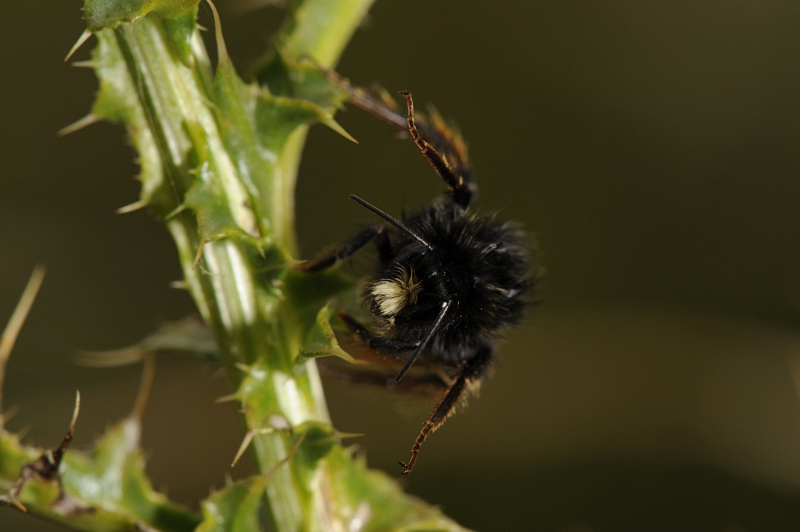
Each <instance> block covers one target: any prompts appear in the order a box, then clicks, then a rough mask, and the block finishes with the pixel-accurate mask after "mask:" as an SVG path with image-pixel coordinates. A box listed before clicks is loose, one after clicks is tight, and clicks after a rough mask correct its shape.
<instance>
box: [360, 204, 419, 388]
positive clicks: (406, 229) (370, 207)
mask: <svg viewBox="0 0 800 532" xmlns="http://www.w3.org/2000/svg"><path fill="white" fill-rule="evenodd" d="M350 199H351V200H353V201H355V202H356V203H358V204H359V205H361V206H362V207H364V208H365V209H367V210H368V211H371V212H373V213H375V214H377V215H378V216H380V217H381V218H383V219H384V220H386V221H387V222H389V223H390V224H392V225H393V226H395V227H397V228H398V229H400V230H401V231H402V232H404V233H405V234H407V235H408V236H410V237H411V238H413V239H414V240H416V241H417V242H419V243H420V244H422V245H423V246H425V247H426V248H428V249H429V250H430V251H433V246H431V245H430V244H428V243H427V242H426V241H425V240H424V239H423V238H422V237H421V236H419V235H418V234H417V233H415V232H414V231H412V230H411V229H410V228H409V227H408V226H407V225H405V224H404V223H403V222H401V221H400V220H398V219H397V218H394V217H393V216H390V215H388V214H386V213H385V212H383V211H382V210H380V209H379V208H377V207H376V206H374V205H371V204H369V203H367V202H366V201H364V200H363V199H361V198H359V197H358V196H356V195H355V194H350ZM417 356H419V354H417ZM411 363H412V364H413V360H412V361H411ZM410 366H411V365H410V364H409V367H410ZM403 373H405V372H403ZM401 377H402V375H401ZM398 380H400V379H398Z"/></svg>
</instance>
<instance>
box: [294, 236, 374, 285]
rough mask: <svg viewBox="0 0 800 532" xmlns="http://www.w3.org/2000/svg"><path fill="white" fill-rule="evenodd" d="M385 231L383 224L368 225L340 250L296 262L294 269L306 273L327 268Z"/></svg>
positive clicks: (352, 253)
mask: <svg viewBox="0 0 800 532" xmlns="http://www.w3.org/2000/svg"><path fill="white" fill-rule="evenodd" d="M383 233H385V228H384V227H383V226H382V225H373V226H372V227H368V228H367V229H364V230H363V231H361V232H360V233H358V234H356V235H355V236H353V238H351V239H350V241H349V242H347V243H345V244H344V245H343V246H342V247H341V249H339V250H338V251H335V252H333V253H329V254H327V255H323V256H321V257H317V258H316V259H313V260H310V261H308V262H303V263H301V264H296V265H294V266H292V269H293V270H295V271H300V272H306V273H315V272H320V271H322V270H327V269H328V268H330V267H331V266H333V265H334V264H336V263H337V262H339V261H341V260H344V259H347V258H350V257H352V256H353V255H355V254H356V253H357V252H358V250H360V249H361V248H363V247H364V246H366V245H367V244H368V243H369V241H370V240H372V239H373V238H375V237H379V236H380V235H381V234H383Z"/></svg>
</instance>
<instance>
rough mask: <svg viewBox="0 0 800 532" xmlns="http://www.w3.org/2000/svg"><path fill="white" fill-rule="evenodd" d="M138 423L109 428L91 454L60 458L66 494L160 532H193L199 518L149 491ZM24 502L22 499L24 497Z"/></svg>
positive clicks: (126, 422)
mask: <svg viewBox="0 0 800 532" xmlns="http://www.w3.org/2000/svg"><path fill="white" fill-rule="evenodd" d="M140 431H141V426H140V424H139V422H138V420H136V419H133V418H131V419H127V420H125V421H123V422H122V423H119V424H118V425H117V426H115V427H112V428H111V429H110V430H109V431H108V432H106V434H105V435H103V437H102V438H101V439H100V440H99V441H98V442H97V444H96V446H95V449H94V450H93V451H92V452H91V453H89V454H82V453H75V452H68V453H67V454H66V455H65V457H64V462H65V464H66V467H65V469H64V473H63V483H64V490H65V492H66V493H67V494H68V495H70V496H71V497H74V498H76V499H78V500H80V501H81V502H82V503H83V504H85V505H88V506H93V507H97V508H102V509H103V510H106V511H109V512H113V513H115V514H118V515H121V516H125V517H128V518H129V519H130V520H132V521H134V522H139V523H145V524H147V525H149V526H151V527H154V528H156V529H158V530H163V531H175V532H180V531H185V530H193V529H194V527H196V526H197V523H198V521H199V519H198V518H197V516H196V515H194V514H193V513H191V512H189V511H188V510H186V509H184V508H181V507H180V506H177V505H174V504H172V503H169V502H168V501H167V499H166V497H165V496H164V495H162V494H160V493H157V492H156V491H155V490H153V488H152V486H151V485H150V481H149V480H148V479H147V477H146V475H145V472H144V457H143V456H142V452H141V449H140V448H139V433H140ZM23 502H24V501H23Z"/></svg>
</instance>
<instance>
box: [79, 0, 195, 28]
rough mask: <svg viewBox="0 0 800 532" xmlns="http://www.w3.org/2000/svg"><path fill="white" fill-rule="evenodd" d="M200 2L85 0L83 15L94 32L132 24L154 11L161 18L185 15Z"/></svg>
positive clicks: (88, 26)
mask: <svg viewBox="0 0 800 532" xmlns="http://www.w3.org/2000/svg"><path fill="white" fill-rule="evenodd" d="M199 1H200V0H86V1H85V3H84V6H83V14H84V18H85V19H86V27H87V28H88V29H89V31H92V32H96V31H100V30H102V29H105V28H109V27H116V26H119V25H120V24H122V23H123V22H134V21H135V20H138V19H140V18H142V17H144V16H145V15H147V14H148V13H151V12H153V11H155V12H156V13H158V14H159V15H160V16H161V17H163V18H170V17H177V16H180V15H183V14H185V13H186V12H187V11H189V10H191V9H192V8H193V7H194V6H196V5H197V4H198V3H199Z"/></svg>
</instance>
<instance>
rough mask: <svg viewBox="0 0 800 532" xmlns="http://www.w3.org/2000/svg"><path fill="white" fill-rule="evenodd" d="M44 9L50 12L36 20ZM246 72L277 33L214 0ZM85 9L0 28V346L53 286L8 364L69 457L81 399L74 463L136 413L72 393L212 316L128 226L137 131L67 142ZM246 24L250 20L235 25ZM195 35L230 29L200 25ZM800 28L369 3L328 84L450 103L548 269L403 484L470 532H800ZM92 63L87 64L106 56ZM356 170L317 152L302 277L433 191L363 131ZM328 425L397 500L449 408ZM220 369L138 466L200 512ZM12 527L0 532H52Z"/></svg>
mask: <svg viewBox="0 0 800 532" xmlns="http://www.w3.org/2000/svg"><path fill="white" fill-rule="evenodd" d="M45 4H46V5H45ZM219 4H220V8H221V11H222V16H223V30H224V33H225V36H226V39H227V43H228V48H229V50H230V52H231V55H232V57H233V58H234V61H235V62H236V63H237V65H238V67H239V68H240V71H241V72H243V73H245V72H247V70H248V67H249V65H251V64H252V63H253V61H254V60H255V59H256V58H257V56H258V55H259V53H260V52H261V51H262V50H263V49H264V48H265V47H266V45H267V43H268V41H269V37H268V36H269V35H270V34H271V32H272V31H273V30H274V28H275V27H276V26H277V24H278V23H279V21H280V20H281V17H282V12H281V11H280V10H279V9H277V8H274V7H271V8H266V9H260V10H256V11H250V12H246V13H242V12H241V10H239V11H238V12H237V10H236V9H235V8H236V5H237V4H236V3H235V2H232V1H229V2H223V1H222V0H219ZM80 6H81V2H79V1H78V0H69V1H60V2H46V3H41V2H6V3H5V4H4V6H3V8H4V12H3V16H2V17H0V57H1V58H2V73H1V74H0V79H2V83H0V117H2V120H0V146H1V147H0V173H2V176H3V177H2V181H1V184H0V250H2V251H0V321H3V322H4V321H5V320H6V319H7V317H8V316H9V315H10V313H11V311H12V309H13V307H14V305H15V304H16V301H17V299H18V297H19V295H20V293H21V292H22V289H23V287H24V285H25V282H26V281H27V278H28V276H29V274H30V272H31V270H32V268H33V266H34V265H35V264H39V263H43V264H46V265H47V267H48V273H47V277H46V279H45V283H44V286H43V289H42V291H41V293H40V296H39V299H38V301H37V302H36V305H35V306H34V309H33V311H32V313H31V316H30V318H29V320H28V322H27V323H26V325H25V327H24V329H23V332H22V335H21V337H20V339H19V342H18V344H17V347H16V349H15V352H14V354H13V356H12V358H11V362H10V365H9V373H8V380H7V386H6V397H5V398H4V404H5V405H8V406H10V405H18V406H19V409H20V411H19V413H18V414H17V415H16V417H15V418H14V419H13V420H12V421H11V422H10V428H12V429H14V430H19V429H22V428H23V427H29V432H28V436H27V437H26V441H28V442H31V443H35V444H37V445H41V446H53V445H55V444H56V443H57V442H58V441H59V440H60V438H61V437H62V435H63V433H64V430H65V428H66V426H67V423H68V421H69V417H70V414H71V411H72V401H73V397H74V393H75V390H76V389H80V390H81V393H82V395H83V409H82V413H81V418H80V420H79V423H78V433H77V438H76V447H84V446H87V445H89V443H90V442H91V441H92V440H93V439H94V438H95V437H97V436H98V435H99V434H100V433H101V432H102V431H103V429H104V428H105V427H106V426H108V425H109V424H111V423H113V422H115V421H117V420H118V419H120V418H121V417H122V416H124V415H125V414H126V413H127V412H128V411H129V409H130V408H131V406H132V402H133V398H134V396H135V392H136V387H137V383H138V378H139V371H140V369H139V368H137V367H131V368H120V369H110V370H99V369H90V368H82V367H79V366H76V365H75V364H74V362H73V357H74V354H75V352H76V350H78V349H111V348H116V347H121V346H125V345H129V344H132V343H134V342H135V341H137V340H138V339H139V338H141V337H143V336H145V335H146V334H148V333H149V332H151V331H152V330H154V329H155V328H156V327H157V326H158V325H159V324H161V323H162V322H163V321H165V320H170V319H175V318H179V317H182V316H184V315H186V314H189V313H191V312H192V310H193V306H192V303H191V301H190V300H189V297H188V295H186V294H185V293H183V292H181V291H179V290H175V289H172V288H169V286H168V285H169V283H170V282H171V281H173V280H176V279H178V278H179V277H180V271H179V267H178V261H177V258H176V253H175V250H174V248H173V245H172V243H171V240H170V238H169V236H168V235H167V234H166V232H165V231H164V230H163V228H162V226H161V224H160V223H159V222H158V221H157V220H155V219H154V218H153V217H152V216H150V215H149V214H148V213H146V212H136V213H133V214H128V215H116V214H114V209H116V208H117V207H120V206H123V205H126V204H129V203H132V202H133V201H135V200H136V199H137V198H138V188H139V187H138V184H137V182H136V181H135V180H134V179H133V177H134V176H135V174H136V172H137V168H136V165H135V163H134V160H133V159H134V157H135V154H134V153H133V150H132V149H131V148H130V147H129V145H128V144H127V142H126V141H125V139H124V135H123V132H122V129H121V128H119V127H117V126H114V125H110V124H99V125H94V126H92V127H90V128H88V129H85V130H82V131H79V132H77V133H74V134H72V135H69V136H67V137H64V138H58V137H56V131H57V130H58V129H60V128H62V127H64V126H65V125H67V124H70V123H71V122H73V121H75V120H77V119H79V118H80V117H82V116H84V115H85V114H86V113H87V112H88V110H89V108H90V105H91V103H92V99H93V94H94V91H95V90H96V80H95V77H94V75H93V74H92V72H91V71H89V70H85V69H75V68H73V67H71V66H70V65H69V64H65V63H64V62H63V58H64V56H65V55H66V52H67V51H68V50H69V49H70V47H71V46H72V44H73V43H74V42H75V40H76V39H77V38H78V36H79V35H80V34H81V32H82V31H83V24H82V21H81V13H80ZM240 7H241V6H240ZM201 11H202V12H203V13H202V16H203V23H204V25H205V26H206V27H211V22H210V20H209V16H208V12H207V11H208V10H207V8H205V7H203V8H202V9H201ZM798 27H800V3H798V2H796V1H792V0H774V1H770V0H761V1H759V2H755V1H750V2H728V1H722V0H715V1H707V2H691V1H685V0H682V1H671V2H637V1H634V0H629V1H620V0H615V1H610V2H603V3H598V2H573V1H565V2H538V1H532V2H517V1H495V2H492V3H488V2H475V1H465V0H462V1H456V0H440V1H437V2H425V1H421V0H408V1H405V2H402V3H401V2H396V1H391V0H378V2H377V3H376V5H375V7H374V8H373V9H372V11H371V15H370V17H369V19H368V20H367V21H366V22H365V24H364V26H363V27H362V28H361V29H360V30H359V31H358V33H357V34H356V36H355V38H354V39H353V41H352V42H351V44H350V46H349V47H348V49H347V51H346V52H345V55H344V57H343V59H342V61H341V63H340V66H339V70H340V72H341V73H342V74H344V75H345V76H347V77H349V78H351V79H352V80H353V81H354V82H356V83H359V84H364V85H368V84H370V83H372V82H375V81H378V82H380V83H381V84H382V85H383V86H385V87H387V88H388V89H390V90H401V89H404V90H410V91H412V92H413V93H414V96H415V99H416V101H417V102H418V103H419V104H422V103H424V102H435V103H436V106H437V108H438V110H439V111H440V112H441V113H442V114H443V115H445V116H446V117H452V118H454V119H455V120H456V121H457V122H458V123H459V125H460V126H461V129H462V131H463V132H464V135H465V137H466V138H467V139H468V141H469V143H470V149H471V155H472V158H473V161H474V164H475V167H476V170H477V172H478V179H479V185H480V187H481V196H480V198H479V202H478V205H479V206H480V208H481V209H482V210H484V211H492V210H500V212H501V213H502V216H504V217H507V218H509V219H517V220H521V221H522V222H523V223H524V224H525V226H526V227H528V228H529V229H530V230H531V231H532V232H534V233H535V234H536V235H537V236H538V238H539V241H540V245H541V248H542V251H543V260H544V262H545V264H546V266H547V276H546V279H545V281H544V285H543V294H542V295H543V303H542V305H541V306H539V307H537V308H535V309H533V310H532V311H531V312H530V314H529V320H528V322H527V323H526V324H525V326H523V327H520V328H519V329H518V330H514V331H511V332H510V333H509V335H508V337H509V338H508V341H507V342H505V343H504V344H503V345H502V347H501V350H500V360H499V363H498V364H497V371H496V375H495V376H494V378H492V379H491V380H490V381H489V382H488V383H487V384H486V385H485V387H484V389H483V392H482V397H481V398H480V399H479V400H473V401H471V404H470V406H469V408H468V410H467V412H466V413H460V414H458V415H457V416H455V417H454V418H452V419H451V420H450V421H448V422H447V424H446V425H445V426H444V428H443V429H442V430H441V431H440V432H437V434H436V435H435V436H434V437H432V438H431V439H430V440H429V442H428V443H426V445H425V448H424V450H423V452H422V454H421V456H420V461H419V464H418V467H417V469H415V471H414V473H413V475H411V476H410V477H409V478H405V479H402V482H403V483H405V484H406V485H407V486H408V489H409V490H410V491H411V492H413V493H416V494H419V495H421V496H424V497H425V498H426V499H427V500H429V501H430V502H432V503H436V504H440V505H442V506H443V507H444V510H445V511H446V512H447V513H448V514H450V515H451V516H453V517H454V518H456V519H457V520H459V521H460V522H461V523H462V524H464V525H465V526H468V527H472V528H475V529H480V530H487V531H491V530H554V531H606V530H609V531H613V530H631V531H633V530H720V531H739V530H741V531H751V530H765V531H781V530H800V399H799V398H798V390H797V386H796V382H795V378H794V373H795V369H797V372H796V373H798V374H800V369H798V368H800V334H798V330H799V329H800V327H798V326H799V325H800V246H799V245H798V243H800V208H798V205H800V150H799V149H798V146H797V144H798V141H800V97H798V94H799V93H800V33H798ZM91 46H93V41H90V42H89V45H87V46H85V47H84V49H82V50H81V51H79V52H78V54H77V55H76V58H77V59H78V60H82V59H83V60H85V59H87V58H88V54H89V52H88V51H89V49H90V48H91ZM339 120H340V122H341V123H342V125H343V126H344V127H345V128H346V129H347V130H348V131H349V132H350V133H351V134H353V135H354V136H355V137H356V138H357V139H359V141H360V142H361V144H359V145H354V144H351V143H349V142H347V141H346V140H344V139H342V138H341V137H339V136H337V135H336V134H335V133H333V132H331V131H329V130H327V129H325V128H323V127H319V126H318V127H315V128H313V129H312V131H311V134H310V138H309V142H308V145H307V148H306V152H305V157H304V160H303V164H302V168H301V177H300V183H299V188H298V216H297V218H298V230H299V238H300V244H301V248H302V250H303V253H304V255H305V256H306V257H308V256H311V255H313V254H314V253H315V252H316V251H317V250H318V249H319V248H321V247H323V246H325V245H326V244H328V243H330V242H333V241H336V240H338V239H340V238H341V237H343V236H344V235H346V234H347V232H348V230H349V229H350V228H351V227H352V226H353V224H354V223H355V222H357V221H360V220H368V219H370V218H369V216H368V215H367V214H366V213H365V212H364V211H363V209H360V208H359V207H358V206H357V205H355V204H354V203H353V202H351V201H349V200H348V198H347V196H348V194H351V193H357V194H359V195H360V196H362V197H364V198H365V199H367V200H369V201H370V202H372V203H374V204H376V205H378V206H380V207H382V208H384V209H386V210H387V211H389V212H392V213H398V212H399V211H400V208H401V207H402V206H404V205H405V206H409V207H415V206H418V205H420V204H423V203H426V202H428V201H429V200H430V199H431V198H432V197H434V196H435V195H436V194H437V193H438V192H439V191H440V190H441V189H442V184H441V183H440V182H439V181H438V179H437V178H436V176H435V174H434V173H433V172H432V171H431V170H430V168H429V167H428V166H427V165H426V163H425V161H424V160H423V159H422V158H421V157H420V156H419V155H418V154H417V153H416V152H415V149H414V147H413V145H412V144H411V143H409V142H401V141H396V140H393V139H391V138H390V135H389V134H388V131H387V130H386V128H384V127H383V125H382V124H380V123H378V122H377V121H375V120H374V119H372V118H370V117H368V116H365V115H364V114H363V113H361V112H359V111H357V110H354V109H349V110H348V111H347V112H345V113H342V114H341V115H340V116H339ZM326 389H327V391H328V395H329V399H330V408H331V411H332V415H333V418H334V422H335V424H336V426H337V427H338V428H339V429H340V430H343V431H346V432H360V433H365V436H364V437H363V438H361V439H360V440H359V446H360V447H361V448H362V449H363V452H365V453H366V455H367V457H368V460H369V462H370V463H371V464H373V465H374V466H377V467H380V468H383V469H385V470H387V471H388V472H389V473H390V474H391V475H394V476H399V467H398V466H396V461H397V460H398V459H405V458H407V456H406V455H407V451H408V448H409V447H410V445H411V443H412V441H413V438H414V436H415V435H416V433H417V431H418V429H419V427H420V425H421V423H422V421H423V420H424V419H425V417H426V416H427V413H428V411H429V410H430V408H431V404H428V403H425V402H422V403H419V404H417V402H414V401H412V402H408V401H398V400H397V399H396V398H394V397H392V396H391V395H390V394H387V393H383V392H381V391H378V390H360V389H353V388H347V387H343V386H341V385H336V384H335V383H331V384H329V385H327V386H326ZM226 393H228V390H227V388H226V385H225V382H224V378H223V377H222V376H221V375H220V374H219V373H218V372H217V371H216V370H215V369H214V368H213V367H211V366H208V365H204V364H202V363H200V362H197V361H194V360H189V359H180V358H174V359H162V360H161V361H160V362H159V367H158V373H157V377H156V384H155V389H154V392H153V395H152V400H151V404H150V407H149V411H148V413H147V415H146V417H145V421H144V441H143V446H144V448H145V451H146V452H147V455H148V460H149V461H148V471H149V473H150V475H151V478H152V479H153V481H154V484H155V486H156V487H157V488H159V489H162V490H164V491H166V492H167V493H168V494H169V495H170V497H172V498H173V499H176V500H178V501H182V502H185V503H186V504H189V505H193V504H195V502H196V501H197V500H198V499H199V498H202V497H204V496H205V495H206V494H207V493H208V491H209V489H210V488H211V487H214V486H216V487H220V486H222V485H223V483H224V479H225V476H226V475H229V474H230V475H232V476H233V477H234V478H238V477H243V476H246V475H247V474H248V472H249V464H248V462H247V461H244V462H243V463H242V464H240V465H237V467H236V468H234V469H233V470H230V469H229V463H230V461H231V459H232V457H233V455H234V454H235V452H236V449H237V448H238V445H239V442H240V441H241V438H242V430H241V428H240V425H239V421H238V419H237V413H236V408H235V406H234V405H232V404H230V403H227V404H216V403H214V402H213V401H214V399H215V398H217V397H219V396H222V395H224V394H226ZM58 529H59V528H58V527H55V526H54V525H49V524H47V523H40V522H38V521H36V520H34V519H31V518H28V517H27V516H23V515H21V514H19V513H18V512H16V511H14V510H10V509H7V508H6V509H0V530H4V531H5V530H30V531H33V530H36V531H51V530H58Z"/></svg>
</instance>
